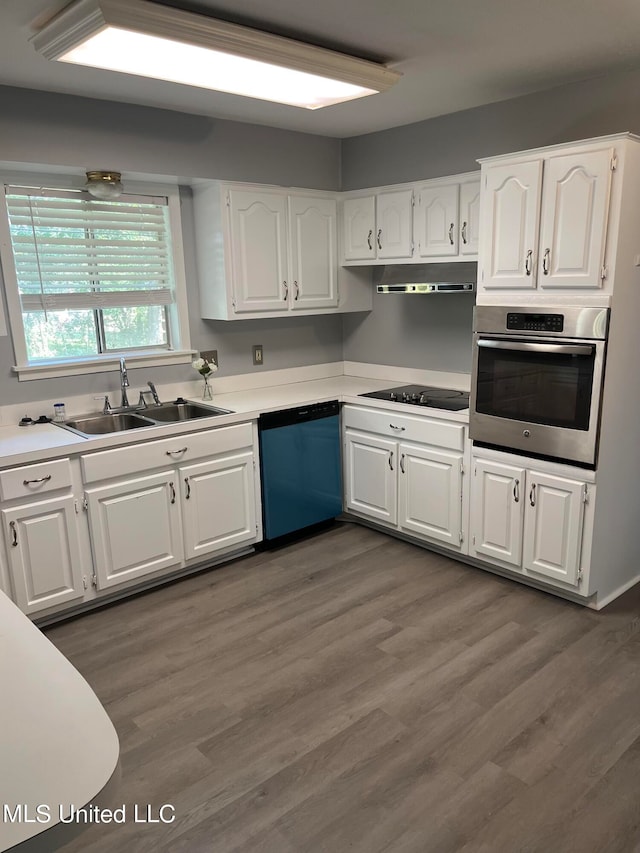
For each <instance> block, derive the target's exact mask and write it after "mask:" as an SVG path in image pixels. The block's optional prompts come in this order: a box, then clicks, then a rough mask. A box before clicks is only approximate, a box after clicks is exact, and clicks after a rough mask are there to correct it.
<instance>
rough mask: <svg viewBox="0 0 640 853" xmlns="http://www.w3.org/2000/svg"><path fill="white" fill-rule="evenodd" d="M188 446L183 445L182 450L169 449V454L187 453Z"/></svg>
mask: <svg viewBox="0 0 640 853" xmlns="http://www.w3.org/2000/svg"><path fill="white" fill-rule="evenodd" d="M188 449H189V448H188V447H181V448H180V450H167V456H179V455H180V454H181V453H186V452H187V450H188Z"/></svg>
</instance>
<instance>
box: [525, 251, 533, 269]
mask: <svg viewBox="0 0 640 853" xmlns="http://www.w3.org/2000/svg"><path fill="white" fill-rule="evenodd" d="M532 257H533V249H529V251H528V252H527V257H526V258H525V262H524V271H525V272H526V274H527V275H531V269H532V264H531V259H532Z"/></svg>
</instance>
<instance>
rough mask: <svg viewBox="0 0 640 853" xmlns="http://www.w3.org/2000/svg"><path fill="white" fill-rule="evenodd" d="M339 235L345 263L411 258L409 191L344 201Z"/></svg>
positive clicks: (411, 202)
mask: <svg viewBox="0 0 640 853" xmlns="http://www.w3.org/2000/svg"><path fill="white" fill-rule="evenodd" d="M342 233H343V255H344V260H345V262H350V261H370V262H372V263H373V262H375V261H376V259H380V260H381V261H382V260H385V261H386V260H400V259H406V258H411V256H412V254H413V190H412V189H402V190H391V191H384V192H382V191H381V192H378V193H376V194H375V195H366V196H356V197H354V198H345V199H344V201H343V203H342Z"/></svg>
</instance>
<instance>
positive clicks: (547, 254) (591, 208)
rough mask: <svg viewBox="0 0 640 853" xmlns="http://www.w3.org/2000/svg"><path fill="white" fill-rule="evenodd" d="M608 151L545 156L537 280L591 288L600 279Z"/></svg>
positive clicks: (556, 285)
mask: <svg viewBox="0 0 640 853" xmlns="http://www.w3.org/2000/svg"><path fill="white" fill-rule="evenodd" d="M612 159H613V150H612V149H611V148H602V149H600V150H598V151H592V152H590V153H589V152H585V153H584V154H581V155H580V156H579V157H577V156H576V155H575V154H566V155H564V156H561V155H556V156H554V157H550V158H549V159H548V160H547V161H546V162H545V166H544V183H543V191H542V208H541V218H540V244H539V255H540V256H539V264H538V282H539V286H540V287H542V288H559V287H571V288H576V287H577V288H580V287H587V288H596V287H600V286H601V283H602V279H603V277H604V276H603V266H604V249H605V241H606V236H607V218H608V212H609V193H610V185H611V175H612V172H611V163H612Z"/></svg>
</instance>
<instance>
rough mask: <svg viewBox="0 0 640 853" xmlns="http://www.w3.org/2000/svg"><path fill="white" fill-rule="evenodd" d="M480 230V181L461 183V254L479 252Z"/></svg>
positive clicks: (459, 244) (475, 253) (459, 245)
mask: <svg viewBox="0 0 640 853" xmlns="http://www.w3.org/2000/svg"><path fill="white" fill-rule="evenodd" d="M479 232H480V181H472V182H470V183H468V184H461V185H460V242H459V243H458V247H459V250H460V254H461V255H477V254H478V235H479Z"/></svg>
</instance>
